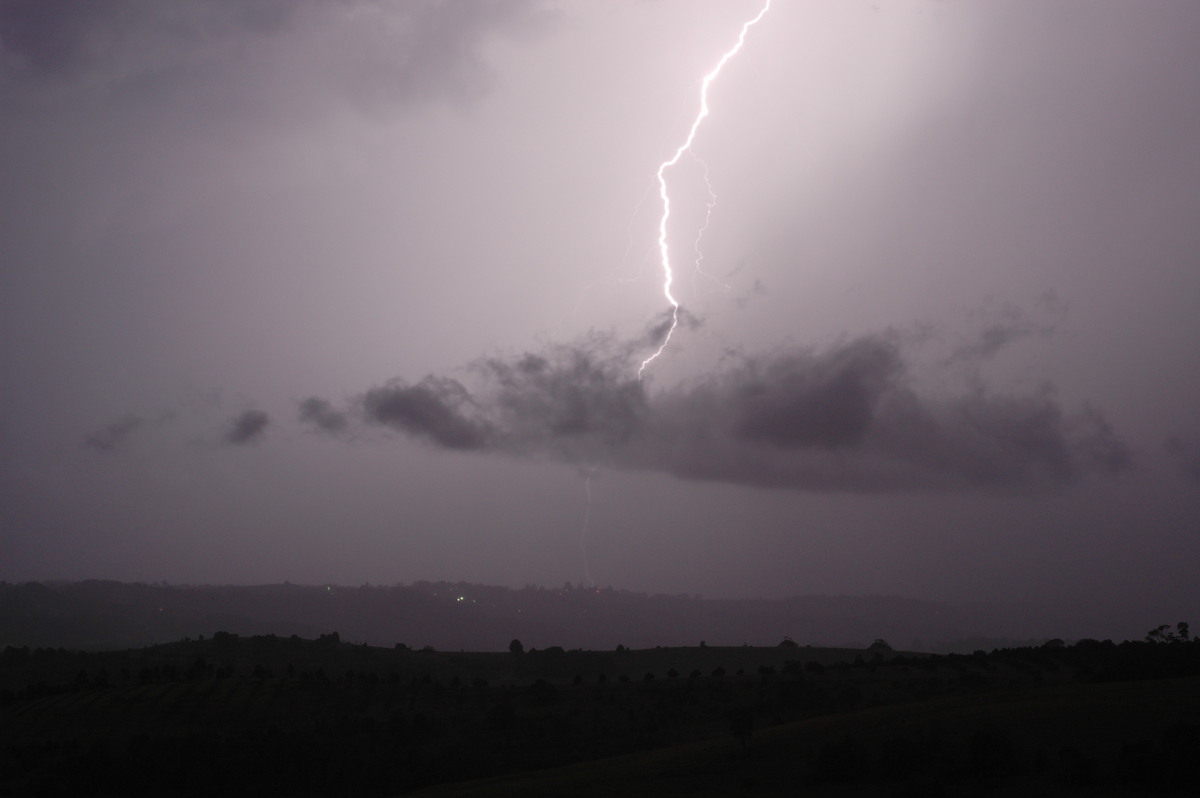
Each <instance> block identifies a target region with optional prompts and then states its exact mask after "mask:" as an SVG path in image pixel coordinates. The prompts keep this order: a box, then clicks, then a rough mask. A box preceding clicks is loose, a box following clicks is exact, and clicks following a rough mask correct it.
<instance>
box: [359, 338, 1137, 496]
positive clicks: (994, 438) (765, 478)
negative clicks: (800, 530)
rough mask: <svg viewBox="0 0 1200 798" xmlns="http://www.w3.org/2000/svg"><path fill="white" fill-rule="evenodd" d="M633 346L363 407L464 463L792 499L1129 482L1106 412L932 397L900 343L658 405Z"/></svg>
mask: <svg viewBox="0 0 1200 798" xmlns="http://www.w3.org/2000/svg"><path fill="white" fill-rule="evenodd" d="M631 355H632V349H631V348H630V347H629V346H624V345H621V344H619V343H617V342H615V341H613V340H611V339H607V338H603V337H598V336H593V337H592V338H589V339H587V340H585V341H583V342H581V343H579V344H576V345H559V346H553V347H550V348H548V349H547V350H546V351H544V352H539V353H526V354H522V355H519V356H515V357H509V358H488V359H485V360H482V361H480V362H478V363H476V364H475V365H474V367H473V368H472V369H471V371H472V373H473V374H474V375H475V376H476V377H477V378H478V379H477V382H478V386H477V388H476V389H475V391H474V392H472V391H471V390H469V389H468V388H467V387H466V386H465V385H463V383H461V382H459V381H457V380H453V379H448V378H443V377H432V376H431V377H426V378H425V379H424V380H422V381H421V382H420V383H417V384H415V385H409V384H407V383H403V382H393V383H389V384H388V385H386V386H383V387H380V388H375V389H373V390H371V391H369V392H368V393H367V394H366V395H365V396H364V397H363V398H362V408H363V412H364V414H365V416H366V418H367V420H368V421H371V422H373V423H377V424H384V425H387V426H389V427H391V428H393V429H396V430H398V431H401V432H404V433H406V434H409V435H412V436H414V437H418V438H423V439H425V440H427V441H429V442H431V443H433V444H435V445H438V446H441V447H444V448H448V449H456V450H472V451H490V452H500V453H506V454H510V455H520V456H548V457H552V458H556V459H560V460H564V461H567V462H571V463H575V464H578V465H606V466H609V467H613V468H627V469H646V470H654V471H661V472H664V473H668V474H672V475H674V476H678V477H681V478H684V479H695V480H707V481H717V482H728V483H733V484H743V485H755V486H762V487H774V488H786V489H794V490H832V491H862V492H881V491H896V490H959V489H974V490H1009V491H1024V490H1042V489H1050V488H1055V487H1059V486H1062V485H1065V484H1068V483H1070V482H1072V481H1074V480H1076V479H1078V478H1080V477H1081V476H1083V475H1085V474H1090V473H1100V474H1115V473H1119V472H1122V471H1125V470H1127V469H1129V468H1130V467H1131V465H1132V461H1131V457H1130V454H1129V451H1128V449H1127V448H1126V446H1125V444H1124V443H1123V442H1122V441H1121V440H1120V439H1119V438H1118V436H1117V435H1116V434H1115V433H1114V431H1113V430H1112V428H1111V427H1110V425H1109V424H1108V423H1107V421H1106V420H1105V419H1104V417H1103V415H1102V414H1101V413H1100V412H1099V411H1097V410H1095V409H1094V408H1090V407H1085V408H1084V409H1083V410H1081V411H1078V412H1075V413H1067V412H1065V411H1064V410H1063V408H1062V407H1061V406H1060V405H1059V403H1058V402H1057V400H1056V398H1055V397H1054V395H1053V393H1052V392H1051V391H1049V390H1043V391H1040V392H1037V393H1034V394H1029V395H1004V394H994V393H988V392H986V391H984V390H982V389H981V388H978V387H976V388H974V389H972V390H970V391H968V392H966V393H964V394H961V395H957V396H940V397H923V396H921V395H919V394H918V393H917V392H916V391H915V390H913V389H912V388H911V387H910V383H909V379H908V375H907V368H906V365H905V363H904V360H903V358H902V356H901V351H900V348H899V346H898V344H897V343H896V342H895V341H894V340H893V339H892V338H889V337H888V336H867V337H863V338H859V339H856V340H851V341H848V342H844V343H841V344H839V345H837V346H834V347H831V348H829V349H827V350H824V351H815V350H792V351H784V352H779V353H775V354H772V355H768V356H761V357H743V358H741V359H740V360H738V361H737V362H736V363H735V364H734V365H732V366H728V367H725V368H724V369H722V370H721V371H717V372H713V373H711V374H709V375H707V376H705V377H702V378H700V379H697V380H694V381H692V382H690V383H687V384H684V385H681V386H678V387H676V388H672V389H670V390H666V391H661V392H657V393H653V394H652V393H651V392H650V391H649V389H648V387H647V385H646V383H644V382H641V381H639V380H637V378H636V362H637V361H636V359H634V358H632V357H631Z"/></svg>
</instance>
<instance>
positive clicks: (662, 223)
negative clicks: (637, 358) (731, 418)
mask: <svg viewBox="0 0 1200 798" xmlns="http://www.w3.org/2000/svg"><path fill="white" fill-rule="evenodd" d="M770 7H771V0H767V1H766V3H765V4H764V5H763V7H762V10H761V11H759V12H758V16H756V17H755V18H754V19H752V20H750V21H748V22H746V23H744V24H743V25H742V31H741V33H739V34H738V40H737V44H735V45H734V46H733V47H731V48H730V49H729V50H728V51H727V52H726V53H725V54H724V55H723V56H721V60H720V61H718V62H717V65H716V66H715V67H713V68H712V71H711V72H709V73H708V74H707V75H705V76H704V79H703V80H702V81H701V82H700V112H699V113H697V114H696V118H695V119H694V120H693V121H692V128H691V130H689V131H688V134H687V138H686V139H685V140H684V142H683V144H680V145H679V149H677V150H675V154H674V155H673V156H671V158H670V160H667V161H663V162H662V163H661V164H659V165H658V172H657V173H656V174H657V177H658V196H659V198H660V199H661V200H662V209H663V210H662V216H661V217H659V220H658V253H659V260H660V261H661V263H662V270H663V295H664V296H666V298H667V302H669V303H670V304H671V325H670V326H669V327H668V328H667V334H666V336H664V338H663V342H662V344H660V345H659V347H658V349H657V350H656V351H655V352H654V354H652V355H650V357H648V358H646V359H645V360H643V361H642V365H641V366H639V367H638V379H639V380H640V379H641V378H642V372H643V371H645V370H646V366H648V365H650V364H651V363H653V362H654V361H655V360H656V359H657V358H658V356H659V355H661V354H662V353H663V350H664V349H666V348H667V344H669V343H671V336H672V335H673V334H674V333H675V328H676V327H678V326H679V301H678V300H677V299H675V296H674V295H673V294H672V293H671V283H673V282H674V280H675V275H674V273H673V272H672V271H671V250H670V247H669V246H668V245H667V220H668V219H670V218H671V197H670V195H669V194H668V193H667V178H666V172H667V170H668V169H670V168H671V167H672V166H674V165H675V164H677V163H679V159H680V158H682V157H683V154H684V153H685V152H688V151H689V150H691V148H692V142H693V141H694V140H695V138H696V131H697V130H699V129H700V123H701V122H703V121H704V118H705V117H707V116H708V87H709V86H710V85H712V82H713V81H714V80H716V79H717V75H719V74H721V70H722V69H724V68H725V64H726V63H727V62H728V61H729V59H731V58H733V57H734V56H735V55H737V54H738V52H739V51H741V49H742V47H743V45H745V43H746V32H747V31H749V30H750V27H751V26H752V25H754V24H755V23H757V22H758V21H759V20H760V19H762V18H763V15H764V14H766V13H767V9H769V8H770Z"/></svg>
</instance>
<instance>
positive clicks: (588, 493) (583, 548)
mask: <svg viewBox="0 0 1200 798" xmlns="http://www.w3.org/2000/svg"><path fill="white" fill-rule="evenodd" d="M595 474H596V467H595V466H592V467H591V468H590V469H588V470H586V471H585V472H584V474H583V493H584V496H585V497H586V501H585V502H584V504H583V526H582V527H580V529H579V552H580V553H581V554H582V555H583V572H584V574H586V575H587V580H588V586H589V587H595V586H596V580H595V579H592V567H591V564H590V563H589V562H588V552H587V534H588V527H589V526H590V525H591V520H592V477H593V476H595Z"/></svg>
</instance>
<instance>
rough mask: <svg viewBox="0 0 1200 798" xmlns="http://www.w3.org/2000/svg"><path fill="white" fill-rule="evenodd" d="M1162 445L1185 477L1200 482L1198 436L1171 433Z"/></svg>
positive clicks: (1199, 439) (1199, 442)
mask: <svg viewBox="0 0 1200 798" xmlns="http://www.w3.org/2000/svg"><path fill="white" fill-rule="evenodd" d="M1163 446H1164V448H1165V449H1166V450H1167V453H1168V454H1170V455H1171V457H1172V458H1173V459H1174V461H1175V465H1176V467H1178V469H1179V472H1180V473H1181V474H1183V476H1185V477H1186V478H1188V479H1190V480H1192V481H1194V482H1197V483H1200V437H1197V436H1191V435H1172V436H1171V437H1170V438H1168V439H1167V440H1166V441H1165V442H1164V444H1163Z"/></svg>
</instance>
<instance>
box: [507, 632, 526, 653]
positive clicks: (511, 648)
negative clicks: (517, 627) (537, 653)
mask: <svg viewBox="0 0 1200 798" xmlns="http://www.w3.org/2000/svg"><path fill="white" fill-rule="evenodd" d="M508 653H509V654H512V655H513V656H514V657H519V656H521V655H522V654H524V653H525V646H523V645H522V644H521V641H520V640H518V639H516V638H515V637H514V638H513V641H512V642H511V643H509V644H508Z"/></svg>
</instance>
